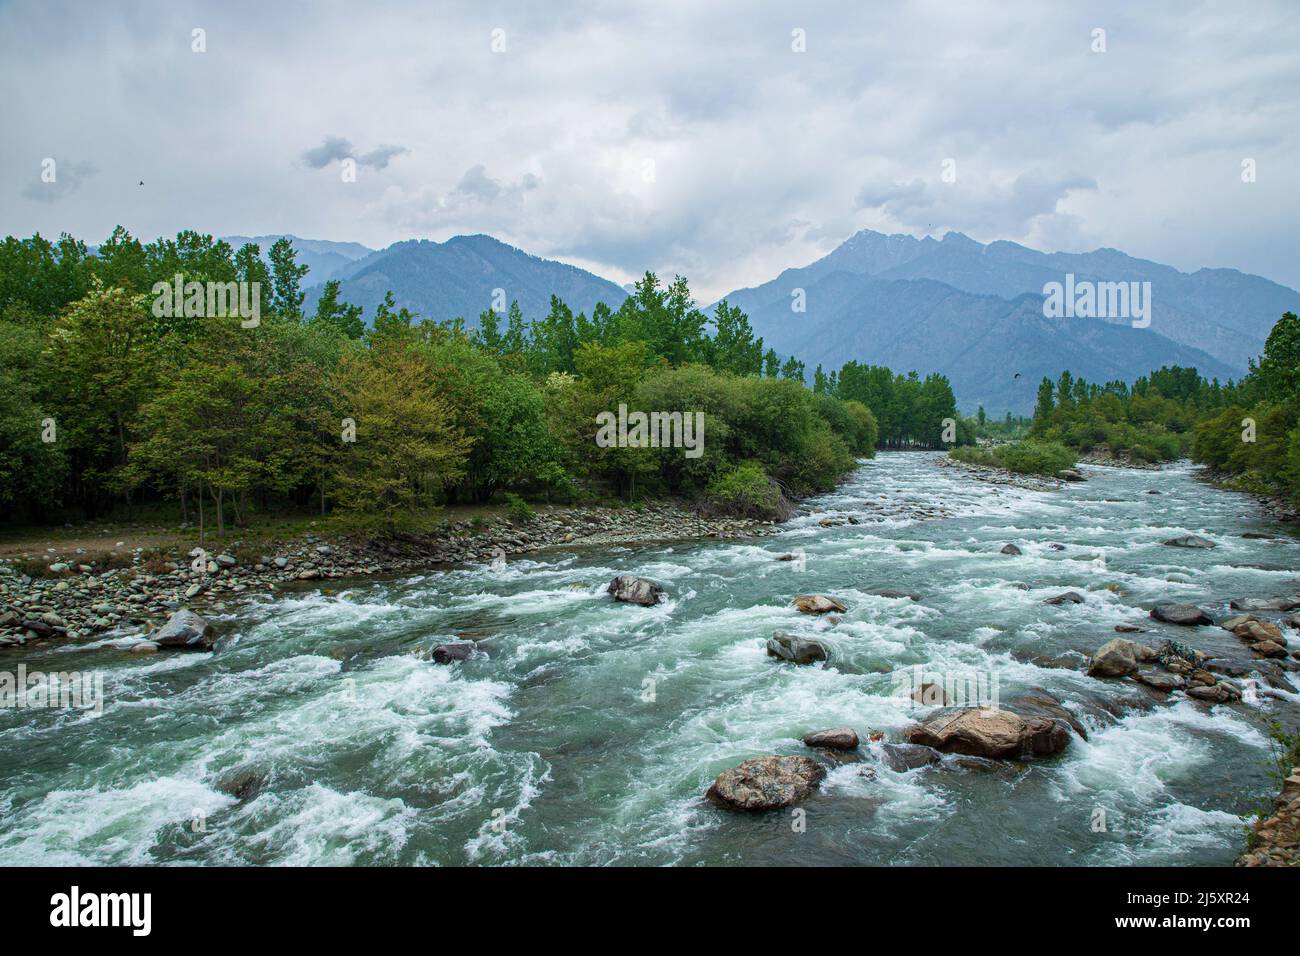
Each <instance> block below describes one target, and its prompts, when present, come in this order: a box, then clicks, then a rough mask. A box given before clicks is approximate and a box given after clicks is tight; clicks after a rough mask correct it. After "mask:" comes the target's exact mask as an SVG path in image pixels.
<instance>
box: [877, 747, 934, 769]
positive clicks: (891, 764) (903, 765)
mask: <svg viewBox="0 0 1300 956" xmlns="http://www.w3.org/2000/svg"><path fill="white" fill-rule="evenodd" d="M880 759H881V761H882V762H883V763H884V764H885V766H886V767H888V768H889V769H890V770H892V771H894V772H895V773H907V772H908V771H909V770H917V769H919V768H921V767H928V766H930V765H932V764H936V763H938V762H939V761H940V760H942V759H943V755H942V754H941V753H939V751H937V750H935V749H934V748H933V747H925V746H922V745H921V744H881V745H880Z"/></svg>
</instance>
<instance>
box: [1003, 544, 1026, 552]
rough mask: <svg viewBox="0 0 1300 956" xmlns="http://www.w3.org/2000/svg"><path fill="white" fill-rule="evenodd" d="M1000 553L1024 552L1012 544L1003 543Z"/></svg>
mask: <svg viewBox="0 0 1300 956" xmlns="http://www.w3.org/2000/svg"><path fill="white" fill-rule="evenodd" d="M1002 553H1003V554H1023V553H1024V552H1022V551H1021V550H1020V549H1019V548H1017V547H1016V546H1015V545H1014V544H1004V545H1003V546H1002Z"/></svg>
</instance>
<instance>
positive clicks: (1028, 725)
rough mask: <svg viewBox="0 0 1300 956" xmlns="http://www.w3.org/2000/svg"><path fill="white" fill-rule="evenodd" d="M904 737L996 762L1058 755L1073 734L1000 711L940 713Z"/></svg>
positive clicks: (1054, 725)
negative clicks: (996, 760)
mask: <svg viewBox="0 0 1300 956" xmlns="http://www.w3.org/2000/svg"><path fill="white" fill-rule="evenodd" d="M905 734H906V736H907V739H908V741H909V742H910V743H914V744H921V745H923V746H926V747H933V748H934V749H935V750H940V751H943V752H944V753H955V754H966V755H968V756H972V757H989V758H996V759H1014V758H1018V757H1024V756H1030V755H1033V756H1045V755H1048V754H1054V753H1059V752H1060V751H1062V750H1064V749H1065V748H1066V746H1067V745H1068V744H1069V743H1070V732H1069V731H1068V730H1066V729H1065V728H1064V727H1062V726H1061V724H1060V723H1058V722H1057V721H1055V720H1052V719H1050V718H1048V717H1021V716H1020V715H1019V714H1016V713H1013V712H1012V711H1010V710H1004V709H1000V708H988V709H985V708H977V707H971V708H958V709H949V710H941V711H939V712H938V713H937V714H933V715H932V716H930V717H929V718H927V719H926V720H925V721H923V722H922V723H920V724H918V725H916V726H915V727H911V728H909V729H908V730H907V731H905Z"/></svg>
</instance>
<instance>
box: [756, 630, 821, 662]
mask: <svg viewBox="0 0 1300 956" xmlns="http://www.w3.org/2000/svg"><path fill="white" fill-rule="evenodd" d="M767 654H768V656H769V657H779V658H780V659H781V660H784V661H790V662H791V663H794V664H811V663H813V662H814V661H824V660H827V659H829V656H830V655H828V654H827V653H826V645H825V644H823V643H822V642H821V641H815V640H813V639H812V638H810V637H796V636H795V635H793V634H787V633H786V632H785V631H777V632H775V633H774V634H773V635H772V637H771V639H770V640H769V641H768V642H767Z"/></svg>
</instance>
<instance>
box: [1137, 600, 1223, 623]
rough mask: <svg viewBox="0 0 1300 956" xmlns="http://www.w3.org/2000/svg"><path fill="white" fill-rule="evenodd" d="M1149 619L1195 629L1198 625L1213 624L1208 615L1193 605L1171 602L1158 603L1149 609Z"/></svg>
mask: <svg viewBox="0 0 1300 956" xmlns="http://www.w3.org/2000/svg"><path fill="white" fill-rule="evenodd" d="M1151 617H1152V618H1153V619H1155V620H1157V621H1163V622H1164V623H1166V624H1178V625H1181V626H1182V627H1195V626H1197V625H1200V624H1213V623H1214V621H1213V620H1212V619H1211V618H1210V615H1208V614H1206V613H1205V612H1204V611H1202V610H1201V609H1200V608H1199V607H1197V606H1196V605H1195V604H1177V603H1175V602H1173V601H1160V602H1159V603H1157V604H1156V606H1155V607H1153V608H1152V609H1151Z"/></svg>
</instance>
